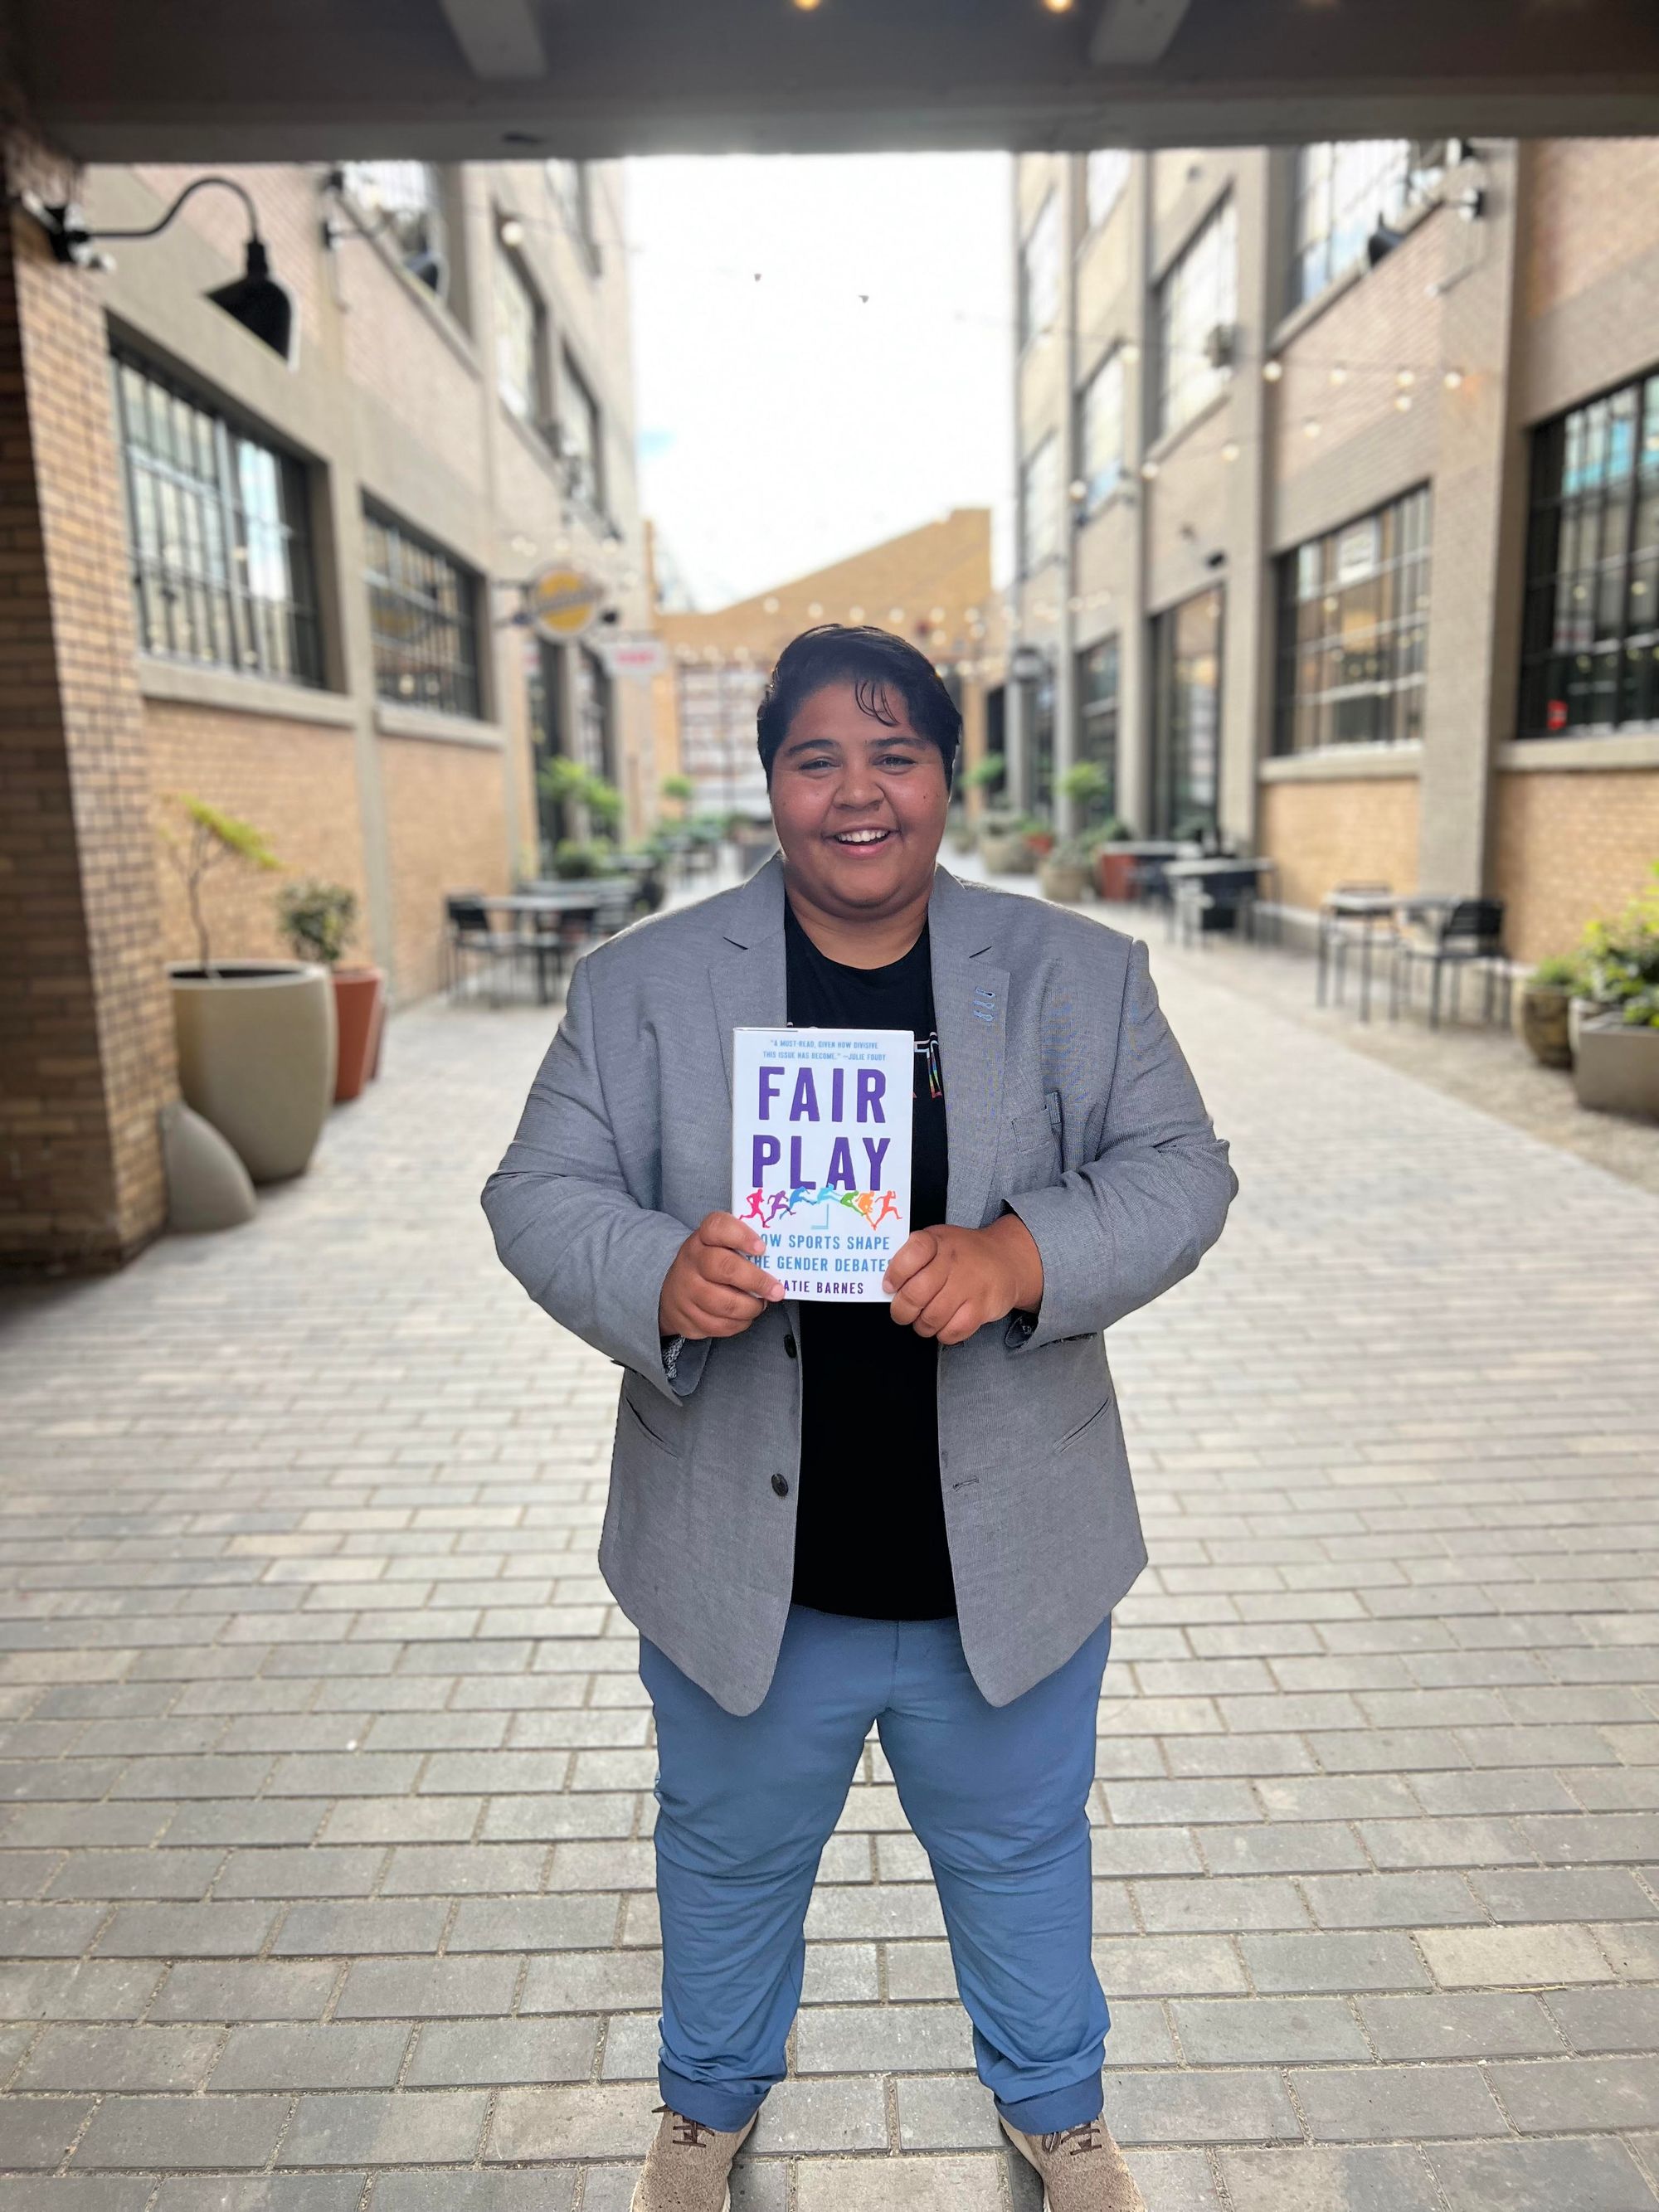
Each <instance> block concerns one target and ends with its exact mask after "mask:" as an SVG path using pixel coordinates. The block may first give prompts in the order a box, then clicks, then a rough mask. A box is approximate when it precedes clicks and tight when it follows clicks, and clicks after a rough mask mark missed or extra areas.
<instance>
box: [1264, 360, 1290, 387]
mask: <svg viewBox="0 0 1659 2212" xmlns="http://www.w3.org/2000/svg"><path fill="white" fill-rule="evenodd" d="M1261 374H1262V377H1263V380H1265V381H1266V382H1267V383H1268V384H1277V383H1278V381H1279V378H1280V377H1281V376H1283V375H1284V374H1285V364H1284V362H1282V361H1264V362H1262V364H1261Z"/></svg>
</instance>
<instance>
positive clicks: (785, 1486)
mask: <svg viewBox="0 0 1659 2212" xmlns="http://www.w3.org/2000/svg"><path fill="white" fill-rule="evenodd" d="M772 1487H773V1489H774V1490H775V1491H776V1492H777V1493H778V1496H779V1497H780V1498H787V1497H788V1495H789V1480H788V1477H787V1475H782V1474H775V1475H774V1476H773V1477H772Z"/></svg>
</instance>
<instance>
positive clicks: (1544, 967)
mask: <svg viewBox="0 0 1659 2212" xmlns="http://www.w3.org/2000/svg"><path fill="white" fill-rule="evenodd" d="M1579 980H1580V978H1579V963H1578V962H1577V960H1575V959H1571V958H1570V957H1553V958H1551V959H1548V960H1541V961H1540V962H1539V963H1538V965H1537V966H1536V967H1535V968H1534V969H1533V971H1532V973H1531V975H1528V978H1527V980H1526V981H1525V982H1524V983H1523V984H1522V987H1521V1012H1520V1021H1521V1034H1522V1036H1523V1037H1524V1038H1525V1039H1526V1042H1527V1045H1528V1049H1529V1050H1530V1051H1531V1053H1532V1056H1533V1058H1534V1060H1538V1061H1540V1062H1541V1063H1542V1065H1543V1066H1546V1067H1571V1066H1572V1042H1571V1038H1570V1036H1569V1035H1568V1012H1569V1009H1570V1007H1571V1004H1572V1000H1573V998H1574V996H1575V995H1576V994H1577V990H1578V987H1579Z"/></svg>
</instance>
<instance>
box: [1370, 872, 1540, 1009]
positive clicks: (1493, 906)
mask: <svg viewBox="0 0 1659 2212" xmlns="http://www.w3.org/2000/svg"><path fill="white" fill-rule="evenodd" d="M1418 927H1420V928H1421V929H1422V930H1423V931H1424V934H1423V935H1421V936H1419V937H1413V936H1412V935H1410V934H1409V933H1408V932H1407V931H1403V930H1402V931H1401V933H1400V934H1399V935H1398V936H1397V937H1396V938H1395V941H1394V948H1393V949H1394V959H1393V962H1392V964H1391V965H1390V967H1389V1020H1390V1021H1392V1020H1394V1019H1395V1017H1396V1016H1397V1015H1398V1013H1399V1012H1400V976H1401V969H1402V968H1403V969H1404V971H1405V975H1406V978H1407V984H1406V996H1407V1003H1409V1001H1410V999H1411V976H1412V974H1413V970H1414V968H1415V966H1416V965H1417V963H1419V962H1421V963H1425V964H1426V965H1427V967H1428V969H1429V972H1430V979H1431V980H1430V987H1429V1027H1430V1028H1431V1029H1438V1028H1439V1026H1440V995H1441V990H1440V986H1441V978H1442V976H1443V975H1444V974H1445V972H1446V970H1447V969H1450V971H1451V979H1452V1018H1453V1020H1454V1021H1455V1020H1456V1018H1457V1016H1458V1012H1459V1003H1458V1001H1459V996H1460V987H1461V984H1462V971H1463V970H1464V969H1465V968H1473V967H1479V968H1480V971H1481V977H1482V981H1483V985H1484V988H1483V991H1482V994H1481V1011H1480V1018H1481V1020H1482V1021H1484V1022H1490V1021H1491V1019H1492V986H1493V984H1494V983H1495V982H1501V984H1502V986H1503V1000H1504V1026H1505V1027H1506V1028H1507V1026H1508V1024H1509V1019H1510V957H1509V954H1508V952H1507V951H1506V950H1505V949H1504V902H1503V900H1502V899H1492V898H1470V899H1459V900H1458V902H1457V903H1456V904H1455V906H1453V907H1451V908H1448V910H1447V912H1446V913H1445V915H1443V916H1442V917H1441V918H1440V919H1439V920H1438V921H1425V922H1424V923H1420V924H1419V925H1418Z"/></svg>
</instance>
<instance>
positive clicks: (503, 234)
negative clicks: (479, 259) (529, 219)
mask: <svg viewBox="0 0 1659 2212" xmlns="http://www.w3.org/2000/svg"><path fill="white" fill-rule="evenodd" d="M496 235H497V236H498V237H499V238H500V240H501V244H502V245H503V246H522V245H523V244H524V225H523V223H522V222H520V220H519V218H518V216H515V215H510V216H507V217H506V218H505V219H504V221H503V222H502V223H501V228H500V230H499V231H498V232H497V234H496Z"/></svg>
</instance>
